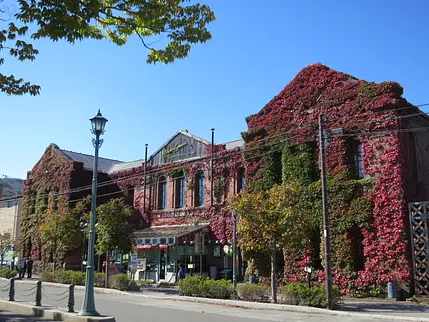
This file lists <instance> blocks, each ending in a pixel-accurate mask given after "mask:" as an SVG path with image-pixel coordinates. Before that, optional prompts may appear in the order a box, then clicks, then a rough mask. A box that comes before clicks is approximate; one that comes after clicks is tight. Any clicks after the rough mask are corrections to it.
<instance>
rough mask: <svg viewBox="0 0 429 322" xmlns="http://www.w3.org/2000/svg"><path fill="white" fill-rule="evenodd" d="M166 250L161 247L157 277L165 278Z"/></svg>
mask: <svg viewBox="0 0 429 322" xmlns="http://www.w3.org/2000/svg"><path fill="white" fill-rule="evenodd" d="M166 255H167V254H166V250H165V249H161V253H160V256H159V279H160V280H165V261H166Z"/></svg>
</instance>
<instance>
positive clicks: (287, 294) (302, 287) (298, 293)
mask: <svg viewBox="0 0 429 322" xmlns="http://www.w3.org/2000/svg"><path fill="white" fill-rule="evenodd" d="M282 293H283V294H282V295H283V302H284V303H286V304H291V305H303V306H313V307H320V308H325V307H326V306H327V302H326V288H325V286H324V285H312V287H309V286H308V284H305V283H291V284H287V285H285V286H283V289H282ZM332 296H333V305H334V308H335V307H337V306H338V302H339V300H340V289H339V288H338V286H336V285H333V286H332Z"/></svg>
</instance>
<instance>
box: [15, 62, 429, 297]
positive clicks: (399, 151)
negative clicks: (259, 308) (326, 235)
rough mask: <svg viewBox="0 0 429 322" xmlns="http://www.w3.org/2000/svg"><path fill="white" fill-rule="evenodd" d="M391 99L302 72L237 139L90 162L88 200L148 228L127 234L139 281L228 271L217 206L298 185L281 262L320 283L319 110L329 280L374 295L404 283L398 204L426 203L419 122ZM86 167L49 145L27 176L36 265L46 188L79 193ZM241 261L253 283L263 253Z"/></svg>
mask: <svg viewBox="0 0 429 322" xmlns="http://www.w3.org/2000/svg"><path fill="white" fill-rule="evenodd" d="M402 93H403V89H402V87H401V86H400V85H399V84H397V83H394V82H384V83H380V84H376V83H370V82H366V81H363V80H359V79H357V78H355V77H353V76H350V75H348V74H345V73H341V72H337V71H334V70H331V69H329V68H328V67H326V66H323V65H321V64H315V65H310V66H308V67H306V68H304V69H303V70H302V71H300V72H299V73H298V75H297V76H296V77H295V78H294V79H293V80H292V81H291V82H290V83H289V84H288V85H287V86H286V87H285V88H284V89H283V90H282V91H281V92H280V93H279V94H278V95H276V96H275V97H274V98H273V99H272V100H271V101H270V102H268V103H267V104H266V105H265V106H264V107H263V108H262V109H261V110H260V111H259V112H258V113H256V114H254V115H251V116H249V117H247V118H246V121H247V125H248V130H247V131H246V132H244V133H242V137H243V140H237V141H233V142H227V143H222V144H215V145H214V146H212V144H211V142H209V141H207V140H204V139H202V138H199V137H197V136H195V135H192V134H190V133H189V132H187V131H179V132H177V133H175V134H174V135H173V136H172V137H171V138H170V139H169V140H168V141H167V142H166V143H165V144H163V145H162V146H161V147H160V148H159V149H157V150H156V151H155V152H154V153H152V154H151V155H150V156H149V157H148V158H147V162H145V160H136V161H132V162H121V161H116V160H109V159H101V160H100V162H101V164H100V173H99V182H100V188H99V194H100V195H106V198H110V197H118V196H119V195H120V194H123V195H125V196H126V197H127V198H128V201H129V202H130V203H132V204H133V205H134V207H135V209H136V210H137V211H139V212H140V213H141V216H142V218H143V220H144V222H145V226H146V228H145V229H143V230H140V231H138V232H136V242H137V248H138V274H137V278H150V279H154V280H157V281H160V280H163V281H173V280H174V278H175V277H174V276H175V274H174V273H175V270H176V268H177V263H178V261H181V262H182V263H183V264H184V265H185V267H186V268H187V271H188V273H200V272H201V273H203V274H206V275H208V276H212V277H218V276H222V274H223V273H226V274H227V275H228V274H230V268H231V264H232V262H231V258H230V257H228V256H225V253H224V251H223V246H224V245H225V244H228V242H229V241H231V240H232V229H233V219H232V216H231V212H230V211H229V210H228V209H227V199H228V197H230V196H232V195H234V194H235V193H238V192H239V191H240V190H243V189H244V186H245V187H246V190H248V191H261V190H265V189H269V188H270V187H272V186H273V185H274V184H281V183H289V182H294V183H299V185H300V187H301V189H302V198H301V199H300V202H299V204H298V205H297V209H299V211H300V212H302V217H303V218H304V220H303V221H302V222H299V223H296V233H295V234H293V235H294V240H291V241H290V243H289V245H290V246H289V247H286V248H285V249H284V250H283V251H282V252H283V255H284V256H280V257H282V258H283V259H284V260H283V261H280V262H279V263H278V265H279V266H281V267H282V271H283V278H284V279H285V280H287V281H296V280H306V279H307V273H305V272H304V269H303V268H304V267H305V266H309V265H310V266H312V267H313V269H314V270H313V279H314V280H319V281H323V278H324V273H323V255H322V254H323V243H322V238H321V223H322V217H321V213H322V211H321V189H320V182H319V178H320V170H319V169H320V168H319V161H318V160H319V147H318V130H319V125H318V118H319V115H320V114H321V113H323V114H324V115H325V121H326V134H327V136H328V139H327V142H326V143H327V151H326V152H327V160H326V165H327V170H328V201H329V214H330V224H331V233H332V237H331V241H332V245H331V250H332V262H333V268H334V270H333V274H334V283H336V284H338V285H339V286H340V287H341V288H342V289H343V290H344V291H345V292H346V293H354V294H359V293H360V294H363V293H364V294H372V295H376V294H377V293H378V292H380V286H381V285H384V284H385V283H387V282H389V281H396V282H399V283H404V284H409V283H411V282H412V267H413V261H412V257H413V256H412V250H411V249H412V248H411V246H412V243H411V241H412V238H411V237H410V231H412V229H413V227H410V221H409V213H408V209H407V205H408V203H410V202H417V201H422V200H427V199H428V196H429V164H428V163H427V160H428V158H429V140H428V139H427V137H426V132H425V131H423V130H424V129H427V128H429V119H428V117H427V116H426V114H424V113H422V112H421V111H420V110H419V109H418V107H416V106H413V105H412V104H410V103H408V102H407V101H406V99H404V98H403V97H402ZM419 129H420V130H419ZM237 136H238V133H237ZM92 161H93V160H92V156H87V155H82V154H78V153H74V152H70V151H65V150H61V149H59V148H58V147H57V146H55V145H51V146H50V147H48V149H47V150H46V152H45V154H44V155H43V157H42V159H41V160H40V161H39V162H38V163H37V164H36V165H35V167H34V168H33V169H32V171H31V172H29V174H28V178H27V180H26V183H25V187H24V193H23V194H24V198H23V212H22V214H23V215H22V216H23V217H22V218H23V225H22V227H23V234H22V236H24V238H25V239H26V245H27V246H26V247H27V250H28V251H30V250H31V253H32V254H33V256H36V257H41V255H40V254H39V253H38V249H39V246H38V243H39V241H38V235H37V225H38V223H39V220H40V219H39V218H40V214H41V211H42V210H43V209H46V208H47V207H54V206H55V207H59V206H60V205H57V204H56V201H55V198H50V197H49V196H50V193H51V192H64V191H66V192H68V193H67V194H65V196H66V198H67V199H65V201H64V202H66V203H69V202H70V201H71V200H76V199H81V198H83V197H84V196H87V195H88V194H89V193H90V190H89V189H86V190H84V189H80V188H81V187H85V186H86V187H89V186H90V184H91V176H92ZM106 181H109V183H108V184H106V185H102V183H103V182H106ZM100 189H101V190H100ZM102 201H103V199H100V202H102ZM426 233H427V232H426ZM226 250H227V249H226ZM247 256H249V258H252V261H251V263H252V265H250V266H249V269H250V270H253V272H254V273H255V274H260V275H264V267H267V266H268V265H267V264H266V263H267V261H266V258H265V257H264V255H263V254H247ZM240 258H241V257H240ZM239 266H240V268H241V267H242V265H241V263H240V265H239ZM221 272H222V274H221ZM428 272H429V268H428ZM240 273H242V271H240ZM428 285H429V284H428Z"/></svg>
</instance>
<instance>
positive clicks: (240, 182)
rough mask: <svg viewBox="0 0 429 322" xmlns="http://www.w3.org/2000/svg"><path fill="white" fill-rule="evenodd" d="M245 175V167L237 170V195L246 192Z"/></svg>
mask: <svg viewBox="0 0 429 322" xmlns="http://www.w3.org/2000/svg"><path fill="white" fill-rule="evenodd" d="M245 178H246V177H245V175H244V167H240V168H238V170H237V193H239V192H240V191H244V189H245V186H246V181H245V180H246V179H245Z"/></svg>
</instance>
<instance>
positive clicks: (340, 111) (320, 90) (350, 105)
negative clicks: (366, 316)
mask: <svg viewBox="0 0 429 322" xmlns="http://www.w3.org/2000/svg"><path fill="white" fill-rule="evenodd" d="M402 92H403V90H402V88H401V86H400V85H399V84H397V83H394V82H385V83H380V84H375V83H368V82H365V81H362V80H359V79H356V78H354V77H352V76H350V75H347V74H344V73H340V72H336V71H334V70H331V69H329V68H327V67H326V66H323V65H321V64H315V65H310V66H308V67H306V68H304V69H303V70H302V71H301V72H300V73H298V75H297V76H296V77H295V79H294V80H293V81H292V82H291V83H289V84H288V85H287V86H286V87H285V88H284V89H283V90H282V91H281V92H280V93H279V94H278V95H277V96H276V97H275V98H274V99H272V100H271V101H270V102H269V103H268V104H267V105H266V106H265V107H264V108H263V109H262V110H261V111H260V112H258V113H257V114H255V115H251V116H249V117H247V118H246V121H247V124H248V131H247V132H245V133H243V134H242V136H243V139H244V141H245V143H246V145H245V150H244V153H243V154H244V162H245V168H246V178H251V179H250V180H248V181H247V187H248V189H250V190H252V189H254V190H256V191H258V190H260V189H267V188H269V187H270V185H272V184H273V183H275V182H278V180H279V172H278V169H277V168H275V167H277V166H278V164H279V152H278V151H279V148H278V143H279V142H281V141H285V142H286V143H285V146H284V147H283V149H282V152H281V166H282V169H283V170H282V175H281V180H282V181H283V182H288V181H289V180H298V181H299V182H300V183H301V184H302V186H303V187H304V188H303V193H302V198H301V200H300V202H299V203H298V205H297V211H304V212H305V215H306V216H307V219H308V223H311V224H310V225H308V229H306V230H303V229H302V227H301V226H300V225H299V223H298V225H297V227H296V230H297V231H298V232H299V234H297V236H296V239H295V242H292V243H291V245H294V246H293V247H292V246H291V247H288V248H286V249H285V270H284V278H285V279H286V280H288V281H293V280H305V279H306V277H307V276H306V273H305V272H304V271H303V267H304V266H306V265H308V263H309V260H310V261H312V262H313V265H314V266H319V267H320V265H321V264H323V243H322V244H320V245H317V244H318V243H317V240H319V241H320V240H321V238H320V231H321V229H320V228H321V226H320V225H321V222H322V220H321V191H320V182H319V181H318V178H319V177H320V175H319V171H318V164H317V156H318V152H317V145H316V144H315V142H316V134H317V129H318V116H319V114H320V112H321V110H322V109H323V112H324V113H325V115H326V119H327V124H328V128H329V129H334V128H343V131H344V134H346V135H347V136H346V137H350V136H352V135H354V134H355V135H356V138H359V139H360V141H361V143H362V148H363V171H364V173H365V175H366V179H364V180H356V179H354V177H353V171H352V160H351V158H350V148H349V146H350V145H349V144H350V142H349V141H350V140H349V139H345V137H341V136H339V137H333V138H332V139H331V140H330V141H329V145H328V147H327V160H326V162H327V170H328V173H329V180H328V190H329V211H330V223H331V232H332V247H331V248H332V253H333V255H332V261H333V266H334V270H333V279H334V283H336V284H338V285H339V286H340V287H341V288H342V290H343V292H344V293H352V294H355V295H357V294H372V295H374V294H377V293H378V292H379V290H380V287H381V286H382V285H385V284H386V283H387V282H389V281H396V282H399V283H408V282H409V280H410V265H409V263H408V258H407V255H406V254H407V250H408V246H407V240H408V236H407V235H406V233H405V231H406V229H405V228H406V222H407V218H408V213H407V210H406V201H405V194H406V186H405V184H404V176H405V171H404V169H405V167H406V166H407V165H406V163H405V160H404V158H403V147H402V145H401V140H400V134H398V133H395V132H391V133H389V134H385V135H379V136H361V135H362V133H367V132H376V131H390V130H396V129H397V128H398V126H399V124H398V121H397V120H395V117H396V116H400V115H403V114H407V113H415V109H414V110H413V109H412V108H409V109H407V110H404V108H403V107H411V105H410V104H409V103H408V102H407V101H406V100H405V99H403V98H402V97H401V95H402ZM361 116H365V117H361ZM306 142H313V143H310V144H309V145H308V144H305V145H302V143H306ZM311 145H313V146H311ZM270 152H272V153H270ZM270 154H271V156H267V155H270ZM315 236H317V237H318V238H315ZM359 247H360V248H361V249H356V248H359ZM359 252H360V253H363V258H362V256H360V255H359V256H357V255H356V254H357V253H359ZM358 257H360V259H359V258H358ZM316 258H318V260H315V259H316ZM314 278H315V279H318V280H319V281H323V279H324V272H323V267H320V271H319V272H318V273H317V274H315V277H314Z"/></svg>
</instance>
